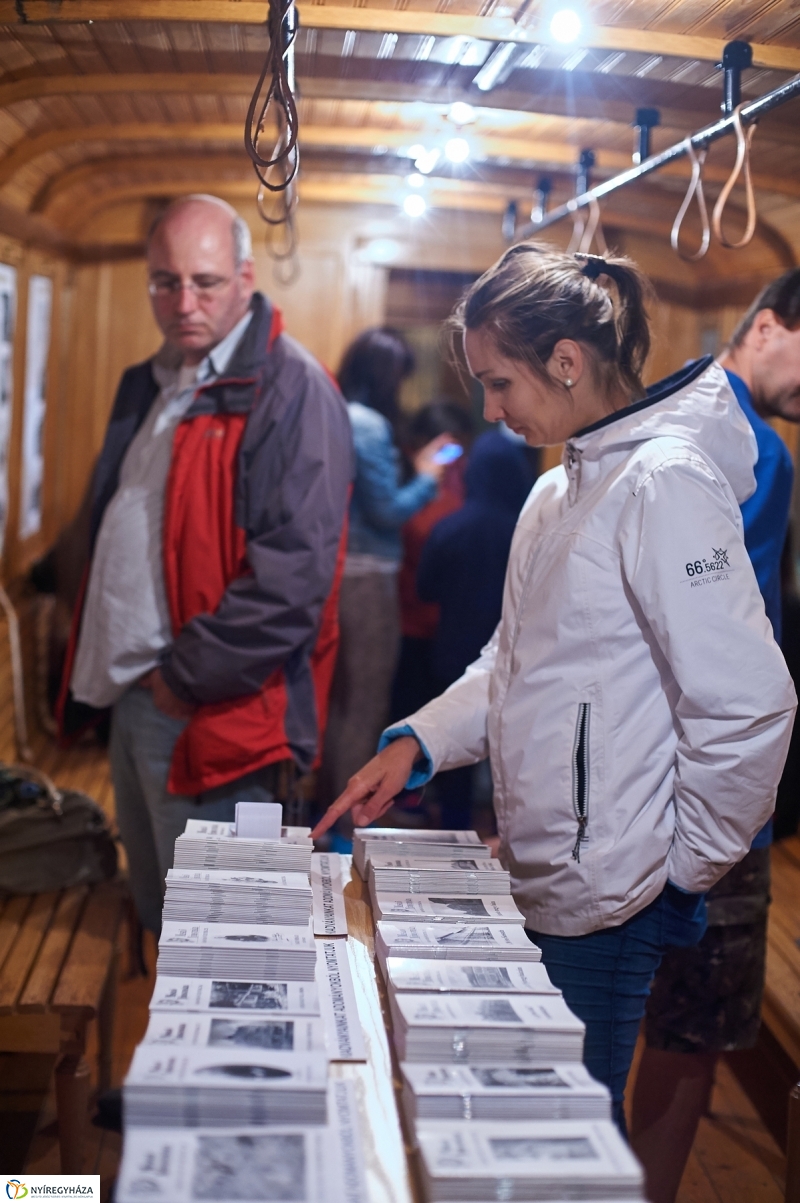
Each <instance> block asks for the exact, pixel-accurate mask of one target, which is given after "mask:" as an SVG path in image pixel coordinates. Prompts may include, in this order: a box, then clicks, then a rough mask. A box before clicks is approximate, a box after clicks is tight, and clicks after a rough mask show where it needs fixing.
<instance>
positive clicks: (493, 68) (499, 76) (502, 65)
mask: <svg viewBox="0 0 800 1203" xmlns="http://www.w3.org/2000/svg"><path fill="white" fill-rule="evenodd" d="M519 50H520V47H519V46H518V45H517V43H516V42H503V43H502V44H501V45H500V46H495V48H494V50H493V51H492V53H491V54H490V55H489V57H488V58H487V60H486V62H485V63H484V64H483V66H482V67H481V69H480V71H479V72H478V74H477V75H476V76H475V78H474V79H473V81H472V82H473V83H474V84H475V87H476V88H479V89H480V90H481V92H490V91H491V90H492V88H493V87H494V86H495V84H501V83H503V81H504V80H506V79H508V77H509V75H510V74H511V72H512V70H513V68H514V60H515V59H516V57H517V55H518V53H519Z"/></svg>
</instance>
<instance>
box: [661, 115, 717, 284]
mask: <svg viewBox="0 0 800 1203" xmlns="http://www.w3.org/2000/svg"><path fill="white" fill-rule="evenodd" d="M685 146H686V154H687V157H688V159H689V162H690V163H691V165H692V174H691V178H690V180H689V187H688V188H687V189H686V196H685V197H684V198H683V203H682V205H681V207H680V209H679V210H678V212H677V214H676V216H675V221H674V222H673V223H672V233H671V234H670V238H669V240H670V243H671V245H672V249H673V251H674V252H675V254H676V255H680V257H681V259H685V260H686V262H687V263H696V262H697V261H698V259H702V258H703V256H704V255H705V253H706V251H707V250H708V246H709V243H710V242H711V227H710V225H709V224H708V209H707V208H706V197H705V193H704V191H703V164H704V163H705V161H706V156H707V155H708V147H707V146H703V147H701V149H700V152H699V153H698V152H697V151H696V150H695V148H694V146H693V145H692V140H691V138H687V139H686V143H685ZM695 195H696V196H697V209H698V212H699V213H700V225H701V227H702V231H703V232H702V237H701V239H700V246H699V247H698V248H697V250H696V251H695V252H694V253H693V254H691V255H690V254H688V253H687V252H685V251H683V250H681V243H680V237H681V226H682V225H683V219H684V217H685V216H686V214H687V212H688V209H689V205H690V204H691V203H692V197H694V196H695Z"/></svg>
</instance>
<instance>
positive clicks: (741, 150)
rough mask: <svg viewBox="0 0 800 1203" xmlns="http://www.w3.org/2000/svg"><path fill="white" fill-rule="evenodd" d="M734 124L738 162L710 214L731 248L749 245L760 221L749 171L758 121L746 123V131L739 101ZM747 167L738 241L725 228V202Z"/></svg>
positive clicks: (716, 234) (722, 237)
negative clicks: (743, 219) (744, 206)
mask: <svg viewBox="0 0 800 1203" xmlns="http://www.w3.org/2000/svg"><path fill="white" fill-rule="evenodd" d="M733 128H734V129H735V130H736V162H735V163H734V165H733V171H732V172H731V174H730V175H729V176H728V180H727V183H726V184H725V187H724V188H723V189H722V191H721V192H720V194H719V196H718V197H717V203H716V204H715V205H714V212H713V213H712V215H711V223H712V226H713V229H714V235H715V237H716V238H718V239H719V241H720V242H721V243H722V245H723V246H726V247H728V248H729V249H730V250H732V251H738V250H741V248H742V247H743V246H747V244H748V242H749V241H750V239H751V238H752V237H753V235H754V234H755V231H756V222H757V221H758V211H757V209H756V196H755V192H754V191H753V177H752V174H751V171H750V146H751V144H752V141H753V134H754V133H755V131H756V123H755V121H754V122H753V123H752V125H749V126H748V127H747V130H746V131H745V130H744V128H743V127H742V106H741V105H738V106H737V107H736V108H735V109H734V110H733ZM742 170H744V194H745V198H746V201H747V225H746V226H745V231H744V234H743V235H742V237H741V238H740V239H739V241H738V242H731V241H730V240H729V239H728V238H727V237H726V235H725V232H724V230H723V229H722V217H723V214H724V212H725V206H726V205H727V203H728V198H729V197H730V194H731V192H733V189H734V187H735V185H736V181H737V180H738V178H739V176H740V175H741V173H742Z"/></svg>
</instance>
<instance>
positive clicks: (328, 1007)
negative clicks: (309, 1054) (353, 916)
mask: <svg viewBox="0 0 800 1203" xmlns="http://www.w3.org/2000/svg"><path fill="white" fill-rule="evenodd" d="M316 944H317V988H318V990H319V1009H320V1012H321V1014H322V1020H323V1023H324V1024H325V1032H326V1039H327V1044H328V1056H329V1057H330V1059H331V1061H366V1059H367V1049H366V1045H365V1044H364V1035H363V1033H362V1030H361V1022H360V1020H359V1018H358V1006H357V1004H356V993H355V990H354V989H353V978H352V974H351V973H350V959H349V957H348V953H347V941H346V940H317V942H316Z"/></svg>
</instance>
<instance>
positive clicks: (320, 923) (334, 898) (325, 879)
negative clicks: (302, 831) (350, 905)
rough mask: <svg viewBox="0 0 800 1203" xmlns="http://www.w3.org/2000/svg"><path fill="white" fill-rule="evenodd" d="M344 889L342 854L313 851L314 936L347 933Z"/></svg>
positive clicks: (344, 934) (342, 934)
mask: <svg viewBox="0 0 800 1203" xmlns="http://www.w3.org/2000/svg"><path fill="white" fill-rule="evenodd" d="M343 888H344V885H343V882H342V868H341V857H340V856H339V855H338V854H337V853H336V852H314V853H312V855H311V893H312V896H313V915H314V935H315V936H346V935H347V915H346V913H345V907H344V894H343V893H342V891H343Z"/></svg>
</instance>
